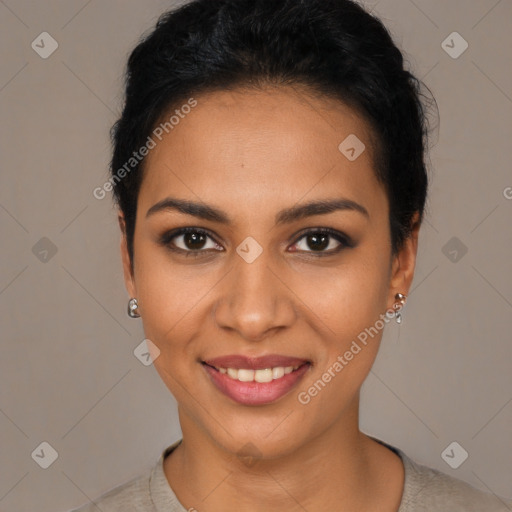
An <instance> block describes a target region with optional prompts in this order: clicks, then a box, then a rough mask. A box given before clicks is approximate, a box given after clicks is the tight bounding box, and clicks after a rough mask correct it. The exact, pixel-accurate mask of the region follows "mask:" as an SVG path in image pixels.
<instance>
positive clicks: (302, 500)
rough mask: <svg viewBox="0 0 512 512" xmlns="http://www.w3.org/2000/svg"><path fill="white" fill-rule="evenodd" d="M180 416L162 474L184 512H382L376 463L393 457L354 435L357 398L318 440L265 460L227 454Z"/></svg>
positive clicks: (356, 422) (379, 471)
mask: <svg viewBox="0 0 512 512" xmlns="http://www.w3.org/2000/svg"><path fill="white" fill-rule="evenodd" d="M180 413H181V414H180V422H181V425H182V431H183V442H182V443H181V444H180V445H179V446H178V447H177V448H176V449H175V451H174V452H173V453H172V455H171V456H169V457H167V458H166V460H165V461H164V471H165V474H166V477H167V480H168V481H169V482H171V486H172V488H173V490H174V492H175V494H176V495H177V497H178V499H179V501H180V502H181V503H182V504H183V505H184V506H186V508H188V509H192V510H194V509H195V510H197V511H198V512H202V511H208V512H210V511H211V512H217V511H225V510H244V511H246V512H263V511H265V512H268V510H280V511H282V512H291V511H294V512H295V511H299V510H300V511H303V510H340V511H345V510H347V511H348V510H350V511H359V510H381V511H382V510H386V509H385V508H382V477H381V478H379V477H378V475H379V474H380V473H381V469H382V468H381V467H379V468H377V464H376V458H377V457H381V461H382V456H383V455H384V452H388V453H387V454H385V455H387V456H388V457H389V454H391V455H392V456H394V457H395V458H396V455H394V454H392V452H390V450H388V449H387V448H385V447H382V445H380V444H378V443H376V442H375V441H373V440H371V439H370V438H369V437H368V436H366V435H364V434H362V433H361V432H360V431H359V427H358V400H357V401H356V403H355V406H354V407H352V408H351V410H350V411H348V412H346V414H345V415H344V416H343V418H340V419H339V420H338V421H337V422H335V423H334V424H333V425H332V426H331V427H330V428H329V429H328V430H327V431H325V432H323V433H322V434H321V435H319V436H318V437H316V438H314V439H311V440H309V441H308V442H307V443H305V444H303V445H301V446H300V448H298V449H296V450H294V451H293V452H291V453H289V454H285V455H282V456H279V457H276V458H265V459H262V458H255V457H251V453H250V449H249V450H248V453H247V456H245V455H246V454H245V453H244V454H243V455H244V456H243V457H242V456H240V455H241V454H240V453H239V454H238V455H236V454H233V453H230V452H229V451H227V450H225V449H224V448H223V447H221V446H219V445H218V444H217V443H216V442H215V441H213V439H211V438H210V437H209V436H207V435H206V434H205V432H204V430H202V429H200V428H199V427H198V426H197V425H196V424H195V422H193V421H192V420H191V419H189V418H187V417H186V415H184V414H183V413H182V412H181V411H180ZM375 445H378V447H379V448H377V447H376V446H375ZM382 450H384V452H383V451H382ZM388 460H389V459H388ZM400 464H401V462H400ZM377 480H378V481H379V482H377ZM376 497H377V498H378V499H377V500H376ZM394 499H395V501H396V497H395V498H394ZM377 502H378V503H377ZM379 503H380V506H381V508H380V509H379ZM389 510H396V509H392V508H390V509H389Z"/></svg>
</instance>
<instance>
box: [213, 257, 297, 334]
mask: <svg viewBox="0 0 512 512" xmlns="http://www.w3.org/2000/svg"><path fill="white" fill-rule="evenodd" d="M264 254H265V251H264V252H263V254H262V255H260V256H259V257H258V258H257V259H256V260H255V261H253V262H252V263H247V262H245V261H244V260H243V259H240V260H239V261H236V262H235V267H234V268H233V270H232V271H231V272H229V274H228V275H227V276H226V279H224V280H223V287H222V295H221V297H220V299H219V300H218V301H217V303H216V305H215V308H214V316H215V319H216V322H217V325H218V326H219V328H221V329H224V330H229V331H232V332H235V333H236V334H237V335H238V336H239V337H241V338H243V339H245V340H247V341H261V340H263V339H266V338H267V337H269V336H271V335H272V334H273V333H275V332H277V331H280V330H284V329H285V328H287V327H290V326H291V325H292V324H293V322H294V321H295V319H296V310H295V308H294V304H293V300H294V299H293V297H294V294H293V292H292V291H291V289H290V288H289V286H287V284H286V283H285V281H284V279H283V276H282V272H278V271H276V270H273V269H272V268H271V265H270V262H269V259H268V258H266V257H264ZM279 274H281V275H279Z"/></svg>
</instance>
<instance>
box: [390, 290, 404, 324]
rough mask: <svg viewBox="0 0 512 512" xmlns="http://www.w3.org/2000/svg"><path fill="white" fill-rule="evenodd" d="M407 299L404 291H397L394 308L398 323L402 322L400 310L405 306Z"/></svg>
mask: <svg viewBox="0 0 512 512" xmlns="http://www.w3.org/2000/svg"><path fill="white" fill-rule="evenodd" d="M406 299H407V297H406V296H405V295H404V294H403V293H397V294H396V295H395V300H396V301H397V302H395V303H394V304H393V309H394V310H395V320H396V323H397V324H401V323H402V313H401V312H400V310H401V309H402V308H403V307H404V304H405V301H406Z"/></svg>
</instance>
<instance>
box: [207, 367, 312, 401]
mask: <svg viewBox="0 0 512 512" xmlns="http://www.w3.org/2000/svg"><path fill="white" fill-rule="evenodd" d="M203 367H204V368H205V370H206V371H207V373H208V375H210V377H211V379H212V382H213V384H215V386H216V387H217V389H218V390H219V391H221V392H222V393H224V394H225V395H226V396H228V397H229V398H231V399H232V400H234V401H235V402H237V403H239V404H242V405H265V404H269V403H271V402H275V401H276V400H279V399H280V398H281V397H283V396H284V395H286V394H287V393H288V392H289V391H290V390H291V389H292V388H293V387H294V386H295V385H296V384H297V383H298V382H299V380H300V379H301V378H302V377H303V376H304V374H305V373H306V372H307V371H308V369H309V367H310V365H309V363H306V364H303V365H302V366H301V367H299V368H297V369H296V370H294V371H293V372H291V373H287V374H286V375H284V376H283V377H281V378H280V379H275V380H273V381H272V382H255V381H253V382H240V381H239V380H235V379H232V378H231V377H228V376H227V375H226V374H225V373H220V372H219V371H218V370H216V369H215V368H212V367H211V366H208V365H206V364H203Z"/></svg>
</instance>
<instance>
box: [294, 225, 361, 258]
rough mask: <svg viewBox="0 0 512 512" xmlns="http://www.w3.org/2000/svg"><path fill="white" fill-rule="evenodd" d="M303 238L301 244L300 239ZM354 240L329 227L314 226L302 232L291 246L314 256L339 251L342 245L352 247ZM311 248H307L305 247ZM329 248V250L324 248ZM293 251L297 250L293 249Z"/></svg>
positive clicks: (327, 254)
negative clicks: (312, 228) (314, 227)
mask: <svg viewBox="0 0 512 512" xmlns="http://www.w3.org/2000/svg"><path fill="white" fill-rule="evenodd" d="M302 240H304V242H303V243H302V247H301V246H300V245H301V243H300V242H301V241H302ZM354 245H355V244H354V242H353V241H352V239H351V238H350V237H348V236H347V235H345V234H343V233H341V232H339V231H336V230H334V229H330V228H316V229H314V230H309V231H307V232H306V233H303V234H302V236H301V237H300V238H299V239H298V240H297V242H295V243H294V245H293V246H292V247H294V248H296V247H298V250H299V251H305V252H309V253H313V254H314V253H318V254H314V255H315V256H329V255H332V254H336V253H338V252H340V251H341V250H342V249H343V248H344V247H354ZM308 247H309V248H310V249H312V250H308V249H307V248H308ZM326 249H329V250H326ZM293 252H297V249H295V250H294V251H293Z"/></svg>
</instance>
